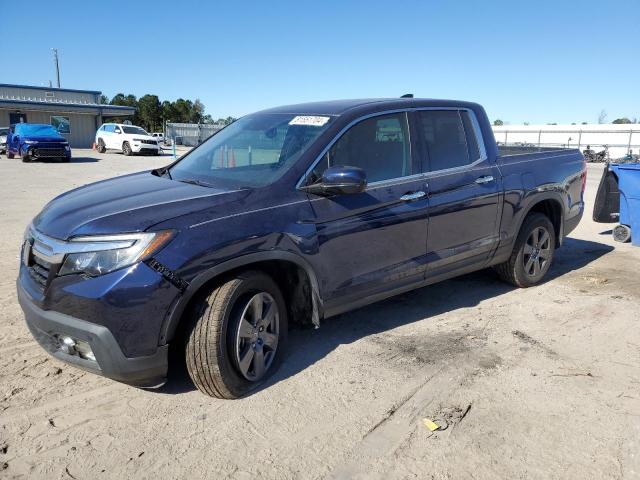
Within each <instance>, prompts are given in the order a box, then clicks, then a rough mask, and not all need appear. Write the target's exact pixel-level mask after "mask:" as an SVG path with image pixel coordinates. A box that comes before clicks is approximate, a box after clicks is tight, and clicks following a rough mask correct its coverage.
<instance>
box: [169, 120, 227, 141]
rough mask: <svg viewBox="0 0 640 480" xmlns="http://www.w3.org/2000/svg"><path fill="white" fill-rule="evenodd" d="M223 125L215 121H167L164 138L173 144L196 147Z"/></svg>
mask: <svg viewBox="0 0 640 480" xmlns="http://www.w3.org/2000/svg"><path fill="white" fill-rule="evenodd" d="M223 127H224V125H219V124H215V123H214V124H209V123H207V124H204V123H167V124H166V128H165V135H164V138H165V139H167V141H170V142H171V143H172V144H174V143H175V145H185V146H188V147H197V146H198V145H200V144H201V143H202V142H204V141H205V140H206V139H207V138H209V137H210V136H211V135H213V134H214V133H216V132H217V131H218V130H220V129H222V128H223Z"/></svg>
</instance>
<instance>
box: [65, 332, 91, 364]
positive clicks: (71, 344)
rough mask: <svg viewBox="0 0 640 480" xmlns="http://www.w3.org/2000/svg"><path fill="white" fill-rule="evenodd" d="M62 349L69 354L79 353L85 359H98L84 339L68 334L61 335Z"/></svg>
mask: <svg viewBox="0 0 640 480" xmlns="http://www.w3.org/2000/svg"><path fill="white" fill-rule="evenodd" d="M59 345H60V351H61V352H63V353H66V354H67V355H78V356H79V357H80V358H82V359H84V360H91V361H92V362H95V361H96V356H95V355H94V354H93V350H91V346H90V345H89V344H88V343H87V342H85V341H84V340H78V339H75V338H72V337H68V336H61V337H59Z"/></svg>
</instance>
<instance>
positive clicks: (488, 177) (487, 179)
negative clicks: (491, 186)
mask: <svg viewBox="0 0 640 480" xmlns="http://www.w3.org/2000/svg"><path fill="white" fill-rule="evenodd" d="M490 182H493V177H492V176H491V175H485V176H484V177H480V178H477V179H476V183H477V184H478V185H481V184H483V183H490Z"/></svg>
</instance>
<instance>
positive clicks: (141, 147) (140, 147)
mask: <svg viewBox="0 0 640 480" xmlns="http://www.w3.org/2000/svg"><path fill="white" fill-rule="evenodd" d="M131 151H132V152H133V153H148V154H156V153H158V152H160V147H158V145H153V144H151V143H134V144H132V145H131Z"/></svg>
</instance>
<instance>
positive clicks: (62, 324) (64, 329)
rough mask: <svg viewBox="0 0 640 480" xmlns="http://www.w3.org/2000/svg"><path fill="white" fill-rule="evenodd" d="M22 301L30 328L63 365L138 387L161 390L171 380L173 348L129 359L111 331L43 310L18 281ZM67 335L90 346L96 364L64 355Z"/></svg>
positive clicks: (167, 347)
mask: <svg viewBox="0 0 640 480" xmlns="http://www.w3.org/2000/svg"><path fill="white" fill-rule="evenodd" d="M18 301H19V302H20V306H21V307H22V310H23V311H24V316H25V319H26V322H27V326H28V327H29V330H30V331H31V333H32V335H33V336H34V338H35V339H36V340H37V342H38V343H39V344H40V346H42V347H43V348H44V349H45V350H46V351H47V352H49V353H50V354H51V355H53V356H54V357H56V358H57V359H59V360H62V361H63V362H66V363H70V364H72V365H74V366H76V367H79V368H82V369H83V370H87V371H89V372H92V373H96V374H98V375H102V376H105V377H108V378H111V379H113V380H117V381H119V382H123V383H127V384H129V385H134V386H137V387H147V388H150V387H157V386H160V385H162V384H163V383H164V382H165V381H166V378H167V366H168V351H169V346H168V345H164V346H160V347H158V349H157V351H156V352H155V353H154V354H153V355H149V356H144V357H131V358H130V357H126V356H125V355H124V353H123V352H122V350H121V348H120V346H119V345H118V342H117V341H116V339H115V337H114V336H113V334H112V333H111V332H110V331H109V329H108V328H106V327H104V326H102V325H97V324H95V323H91V322H88V321H86V320H82V319H79V318H75V317H72V316H70V315H65V314H63V313H59V312H55V311H52V310H43V309H41V308H39V307H38V306H37V305H35V303H34V302H33V301H32V300H31V298H30V297H29V295H28V293H27V292H26V291H25V290H24V288H23V287H22V285H20V281H18ZM60 335H66V336H70V337H73V338H75V339H78V340H82V341H84V342H87V343H88V344H89V345H90V346H91V350H92V351H93V354H94V355H95V358H96V361H95V362H94V361H92V360H88V359H83V358H80V357H79V356H77V355H70V354H67V353H64V352H63V351H62V350H61V349H60V342H59V339H58V337H59V336H60Z"/></svg>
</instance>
